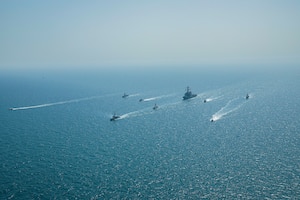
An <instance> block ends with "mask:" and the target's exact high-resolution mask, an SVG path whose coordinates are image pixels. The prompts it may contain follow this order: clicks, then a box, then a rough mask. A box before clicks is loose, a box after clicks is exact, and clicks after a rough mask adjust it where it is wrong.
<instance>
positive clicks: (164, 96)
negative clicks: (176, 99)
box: [143, 94, 174, 101]
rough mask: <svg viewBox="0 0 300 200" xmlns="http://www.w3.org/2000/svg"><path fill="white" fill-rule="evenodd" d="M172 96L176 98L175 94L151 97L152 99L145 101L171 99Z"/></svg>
mask: <svg viewBox="0 0 300 200" xmlns="http://www.w3.org/2000/svg"><path fill="white" fill-rule="evenodd" d="M170 96H174V94H167V95H161V96H156V97H151V98H147V99H144V100H143V101H154V100H157V99H162V98H166V97H170Z"/></svg>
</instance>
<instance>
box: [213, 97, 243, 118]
mask: <svg viewBox="0 0 300 200" xmlns="http://www.w3.org/2000/svg"><path fill="white" fill-rule="evenodd" d="M239 99H240V98H235V99H231V100H230V101H228V102H227V104H226V105H225V106H224V107H222V108H221V109H220V110H219V111H218V112H216V113H215V114H213V115H212V117H211V119H210V121H217V120H219V119H221V118H222V117H224V116H225V115H228V114H229V113H232V112H234V111H236V110H238V109H239V108H240V107H241V106H242V105H244V103H246V101H243V102H240V101H238V100H239Z"/></svg>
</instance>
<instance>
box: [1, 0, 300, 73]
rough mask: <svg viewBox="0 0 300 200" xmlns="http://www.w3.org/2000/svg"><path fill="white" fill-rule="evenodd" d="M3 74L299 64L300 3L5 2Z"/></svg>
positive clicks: (163, 0)
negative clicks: (31, 70) (7, 70)
mask: <svg viewBox="0 0 300 200" xmlns="http://www.w3.org/2000/svg"><path fill="white" fill-rule="evenodd" d="M0 27H1V28H0V69H1V68H2V69H4V68H13V69H26V68H41V69H43V68H59V67H62V68H81V67H82V68H87V67H97V68H101V67H117V66H118V67H130V66H135V67H144V68H146V67H154V66H160V67H162V66H182V67H186V66H206V65H220V66H222V65H224V66H225V65H226V66H229V65H237V66H239V65H251V64H252V65H263V64H266V65H272V64H277V65H278V64H279V65H300V1H298V0H251V1H241V0H226V1H223V0H207V1H204V0H202V1H201V0H185V1H178V0H172V1H168V0H152V1H138V0H126V1H121V0H119V1H117V0H111V1H104V0H103V1H98V0H97V1H96V0H87V1H80V0H53V1H40V0H26V1H22V0H19V1H18V0H2V1H0Z"/></svg>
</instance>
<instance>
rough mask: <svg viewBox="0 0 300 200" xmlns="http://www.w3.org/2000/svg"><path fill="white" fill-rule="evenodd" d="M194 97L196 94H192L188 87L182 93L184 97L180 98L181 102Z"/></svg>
mask: <svg viewBox="0 0 300 200" xmlns="http://www.w3.org/2000/svg"><path fill="white" fill-rule="evenodd" d="M196 96H197V94H193V93H192V92H191V90H190V87H187V88H186V92H185V93H184V96H183V97H182V98H183V100H187V99H191V98H194V97H196Z"/></svg>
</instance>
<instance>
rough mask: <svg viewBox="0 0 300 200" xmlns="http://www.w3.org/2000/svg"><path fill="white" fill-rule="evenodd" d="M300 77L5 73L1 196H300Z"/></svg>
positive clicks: (0, 86) (0, 84)
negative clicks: (187, 92)
mask: <svg viewBox="0 0 300 200" xmlns="http://www.w3.org/2000/svg"><path fill="white" fill-rule="evenodd" d="M187 86H189V87H190V88H191V91H192V92H193V93H195V94H197V97H195V98H192V99H189V100H185V101H183V100H182V96H183V95H184V93H185V89H186V87H187ZM299 87H300V73H299V70H293V71H288V70H286V71H284V72H283V71H281V72H278V73H276V72H272V73H267V72H265V71H264V72H260V71H255V72H253V71H248V72H246V71H239V72H234V71H226V70H223V71H221V72H218V71H217V70H206V71H204V72H203V71H201V70H192V71H188V70H187V71H180V70H174V71H172V70H162V69H156V70H137V71H135V70H127V71H126V70H120V71H116V70H115V71H113V70H98V71H97V70H93V71H87V70H86V71H80V70H74V71H68V70H62V71H59V70H56V71H55V70H53V71H51V70H49V71H38V72H35V71H29V72H26V73H24V72H14V73H13V72H12V71H10V72H5V73H1V74H0V91H1V96H0V153H1V154H0V161H1V162H0V163H1V164H0V199H201V198H203V199H298V198H299V197H300V130H299V128H300V120H299V119H300V114H299V111H300V88H299ZM124 93H127V94H129V96H128V97H127V98H122V95H123V94H124ZM247 94H249V96H250V98H249V99H246V98H245V97H246V95H247ZM140 99H143V101H141V102H140V101H139V100H140ZM204 100H206V103H204ZM155 104H157V105H158V109H157V110H153V109H152V108H153V106H154V105H155ZM114 113H116V114H117V115H119V116H120V118H119V119H117V120H116V121H110V118H111V117H112V115H113V114H114ZM211 119H213V122H211Z"/></svg>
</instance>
